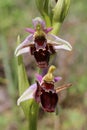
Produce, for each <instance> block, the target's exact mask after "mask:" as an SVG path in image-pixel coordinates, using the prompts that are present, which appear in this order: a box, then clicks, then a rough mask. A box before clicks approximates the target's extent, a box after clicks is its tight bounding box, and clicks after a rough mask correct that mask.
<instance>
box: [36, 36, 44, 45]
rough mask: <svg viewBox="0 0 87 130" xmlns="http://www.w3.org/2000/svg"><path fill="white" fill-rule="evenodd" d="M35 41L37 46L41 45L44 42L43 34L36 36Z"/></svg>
mask: <svg viewBox="0 0 87 130" xmlns="http://www.w3.org/2000/svg"><path fill="white" fill-rule="evenodd" d="M34 41H35V43H37V44H38V45H39V46H42V45H43V44H44V42H46V38H45V36H37V37H35V40H34Z"/></svg>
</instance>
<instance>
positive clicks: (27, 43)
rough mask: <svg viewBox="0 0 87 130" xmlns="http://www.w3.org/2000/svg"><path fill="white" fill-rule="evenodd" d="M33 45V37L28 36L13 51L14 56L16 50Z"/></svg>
mask: <svg viewBox="0 0 87 130" xmlns="http://www.w3.org/2000/svg"><path fill="white" fill-rule="evenodd" d="M32 44H33V35H32V34H31V35H29V36H28V37H27V38H26V39H25V40H24V41H23V42H22V43H21V44H20V45H19V46H18V47H17V48H16V50H15V55H16V53H17V51H18V50H20V49H21V48H24V47H27V46H30V45H32Z"/></svg>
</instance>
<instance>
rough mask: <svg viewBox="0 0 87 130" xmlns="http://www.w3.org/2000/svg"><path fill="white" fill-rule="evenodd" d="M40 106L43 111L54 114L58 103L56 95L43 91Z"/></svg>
mask: <svg viewBox="0 0 87 130" xmlns="http://www.w3.org/2000/svg"><path fill="white" fill-rule="evenodd" d="M40 99H41V104H42V107H43V109H44V110H45V111H47V112H54V111H55V108H56V105H57V102H58V95H57V94H56V93H52V92H51V91H49V92H45V91H43V92H42V94H41V96H40Z"/></svg>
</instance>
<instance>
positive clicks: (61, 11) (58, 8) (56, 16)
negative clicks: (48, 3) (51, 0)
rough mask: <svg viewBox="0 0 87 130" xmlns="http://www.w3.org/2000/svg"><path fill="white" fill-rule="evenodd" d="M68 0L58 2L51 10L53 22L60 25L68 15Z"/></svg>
mask: <svg viewBox="0 0 87 130" xmlns="http://www.w3.org/2000/svg"><path fill="white" fill-rule="evenodd" d="M69 5H70V0H58V1H57V3H56V5H55V8H54V9H53V21H54V22H60V23H62V22H63V20H64V18H65V17H66V15H67V13H68V9H69Z"/></svg>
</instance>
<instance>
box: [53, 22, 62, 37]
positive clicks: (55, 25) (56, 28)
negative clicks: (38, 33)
mask: <svg viewBox="0 0 87 130" xmlns="http://www.w3.org/2000/svg"><path fill="white" fill-rule="evenodd" d="M61 24H62V23H60V22H57V23H53V30H52V34H55V35H57V34H58V33H59V30H60V27H61Z"/></svg>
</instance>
